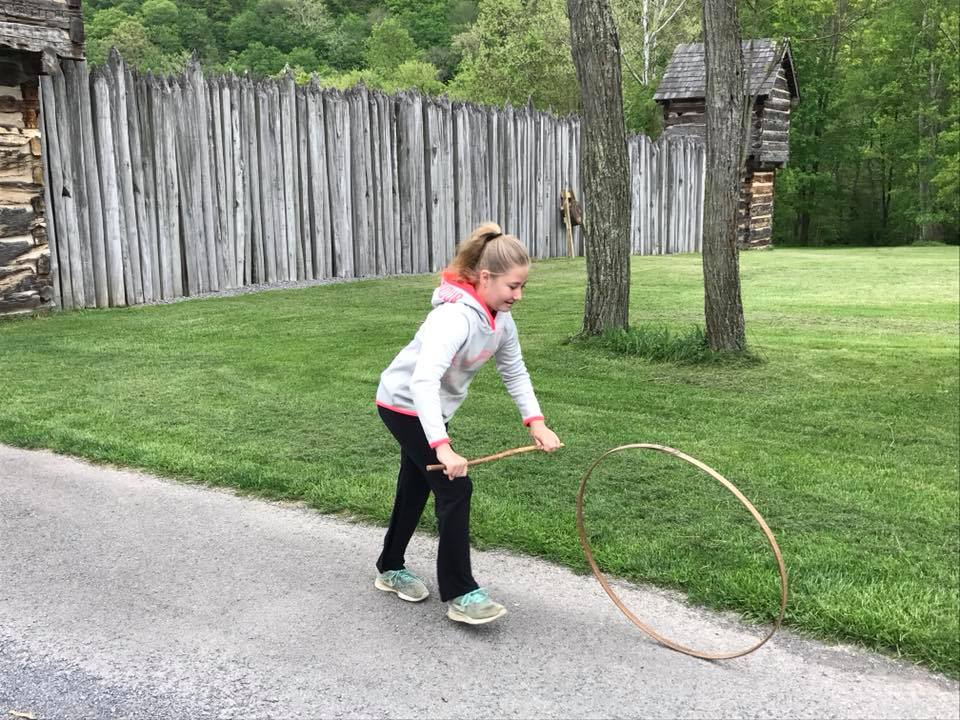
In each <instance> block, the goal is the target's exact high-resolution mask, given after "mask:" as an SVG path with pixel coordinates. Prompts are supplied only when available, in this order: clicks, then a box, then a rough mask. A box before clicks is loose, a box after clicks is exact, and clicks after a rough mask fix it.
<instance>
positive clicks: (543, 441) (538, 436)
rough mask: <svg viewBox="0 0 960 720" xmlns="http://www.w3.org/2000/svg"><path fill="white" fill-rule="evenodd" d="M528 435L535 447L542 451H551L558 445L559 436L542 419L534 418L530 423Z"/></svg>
mask: <svg viewBox="0 0 960 720" xmlns="http://www.w3.org/2000/svg"><path fill="white" fill-rule="evenodd" d="M530 436H531V437H532V438H533V440H534V442H535V443H536V444H537V447H538V448H540V449H541V450H543V451H544V452H553V451H554V450H557V449H558V448H559V447H560V438H558V437H557V434H556V433H555V432H554V431H553V430H551V429H550V428H548V427H547V424H546V423H545V422H543V421H542V420H535V421H534V422H532V423H530Z"/></svg>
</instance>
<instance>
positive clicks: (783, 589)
mask: <svg viewBox="0 0 960 720" xmlns="http://www.w3.org/2000/svg"><path fill="white" fill-rule="evenodd" d="M631 449H641V450H656V451H657V452H662V453H665V454H667V455H672V456H673V457H677V458H680V459H681V460H684V461H686V462H688V463H690V464H691V465H693V466H694V467H697V468H699V469H700V470H702V471H703V472H705V473H706V474H707V475H709V476H710V477H712V478H714V479H715V480H717V481H718V482H720V484H721V485H723V486H724V487H725V488H727V490H729V491H730V492H731V493H733V495H734V497H736V498H737V500H739V501H740V503H741V504H742V505H743V506H744V507H745V508H747V510H749V511H750V514H751V515H753V519H754V520H756V521H757V524H758V525H759V526H760V529H761V530H763V534H764V535H765V536H766V538H767V542H768V543H770V549H771V550H772V551H773V555H774V557H775V558H776V560H777V569H778V571H779V573H780V612H779V614H778V615H777V619H776V621H775V622H774V624H773V627H772V628H771V629H770V632H769V633H767V635H766V636H765V637H764V638H763V639H762V640H760V642H758V643H756V644H755V645H752V646H750V647H748V648H747V649H746V650H738V651H735V652H729V653H709V652H701V651H699V650H694V649H692V648H688V647H686V646H685V645H681V644H679V643H675V642H673V641H672V640H669V639H667V638H665V637H664V636H662V635H660V634H659V633H658V632H657V631H656V630H654V629H653V628H651V627H650V626H649V625H647V624H646V623H644V622H643V621H642V620H640V619H639V618H638V617H637V616H636V615H634V614H633V613H632V612H630V610H629V609H628V608H627V606H626V605H624V604H623V601H622V600H621V599H620V597H619V596H618V595H617V594H616V593H615V592H614V591H613V588H611V587H610V584H609V583H608V582H607V579H606V578H605V577H604V575H603V573H602V572H600V568H599V567H598V566H597V562H596V560H594V559H593V551H592V550H591V549H590V543H589V542H588V541H587V531H586V528H585V527H584V524H583V494H584V491H585V490H586V488H587V480H589V479H590V475H591V473H593V470H594V468H596V467H597V465H599V464H600V462H601V461H602V460H603V459H604V458H605V457H607V456H608V455H612V454H614V453H618V452H622V451H624V450H631ZM577 531H578V532H579V534H580V545H581V546H582V547H583V554H584V555H585V556H586V558H587V562H588V563H590V568H591V570H593V574H594V576H595V577H596V578H597V581H598V582H599V583H600V586H601V587H602V588H603V589H604V590H605V591H606V593H607V595H609V596H610V599H611V600H613V603H614V604H615V605H616V606H617V607H618V608H619V609H620V612H622V613H623V614H624V615H626V616H627V619H629V620H630V622H632V623H633V624H634V625H636V626H637V627H638V628H640V629H641V630H643V631H644V632H645V633H647V635H649V636H650V637H652V638H653V639H654V640H656V641H657V642H659V643H660V644H661V645H665V646H666V647H668V648H670V649H671V650H676V651H677V652H680V653H683V654H684V655H691V656H693V657H697V658H702V659H704V660H729V659H731V658H735V657H740V656H742V655H747V654H748V653H752V652H753V651H754V650H757V649H758V648H760V647H761V646H762V645H763V644H764V643H765V642H767V640H769V639H770V638H771V637H773V634H774V633H775V632H776V631H777V630H778V629H779V628H780V625H781V623H782V622H783V614H784V612H785V611H786V609H787V569H786V567H784V564H783V556H782V555H781V554H780V548H779V546H778V545H777V541H776V539H775V538H774V537H773V533H772V532H771V531H770V528H769V527H768V526H767V523H766V522H765V521H764V519H763V518H762V517H761V516H760V513H758V512H757V509H756V508H755V507H754V506H753V505H752V504H751V503H750V501H749V500H747V498H745V497H744V496H743V493H741V492H740V491H739V490H738V489H737V488H736V486H735V485H734V484H733V483H732V482H730V481H729V480H727V479H726V478H725V477H723V475H721V474H720V473H718V472H717V471H716V470H714V469H713V468H711V467H709V466H708V465H705V464H704V463H702V462H700V461H699V460H697V459H696V458H693V457H690V456H689V455H687V454H686V453H683V452H680V451H679V450H676V449H674V448H671V447H666V446H664V445H653V444H650V443H635V444H631V445H621V446H619V447H615V448H613V449H611V450H607V451H606V452H605V453H603V455H601V456H600V457H598V458H597V459H596V460H594V461H593V464H592V465H590V467H588V468H587V471H586V472H585V473H584V474H583V477H582V478H580V491H579V492H578V493H577Z"/></svg>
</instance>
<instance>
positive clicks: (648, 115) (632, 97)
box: [623, 75, 663, 138]
mask: <svg viewBox="0 0 960 720" xmlns="http://www.w3.org/2000/svg"><path fill="white" fill-rule="evenodd" d="M654 92H656V87H655V86H653V85H642V84H640V83H639V82H637V80H636V79H634V78H633V77H631V76H629V75H626V76H624V78H623V121H624V124H626V126H627V130H628V131H630V132H633V133H638V134H641V135H649V136H650V137H652V138H656V137H659V136H660V133H661V132H662V130H663V108H661V107H660V105H659V103H657V102H656V101H655V100H654V99H653V93H654Z"/></svg>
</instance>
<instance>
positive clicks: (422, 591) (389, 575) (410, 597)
mask: <svg viewBox="0 0 960 720" xmlns="http://www.w3.org/2000/svg"><path fill="white" fill-rule="evenodd" d="M373 586H374V587H375V588H377V589H378V590H384V591H386V592H392V593H396V594H397V595H398V596H399V598H400V599H401V600H406V601H407V602H420V601H421V600H426V599H427V596H428V595H429V594H430V591H429V590H427V586H426V585H424V584H423V580H421V579H420V578H418V577H417V576H416V575H414V574H413V573H412V572H410V571H409V570H407V569H406V568H400V569H399V570H387V571H386V572H382V573H380V574H379V575H378V576H377V579H376V580H374V582H373Z"/></svg>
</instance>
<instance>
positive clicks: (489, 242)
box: [374, 223, 560, 625]
mask: <svg viewBox="0 0 960 720" xmlns="http://www.w3.org/2000/svg"><path fill="white" fill-rule="evenodd" d="M529 268H530V256H529V255H528V254H527V251H526V249H525V248H524V247H523V245H522V244H521V243H520V241H519V240H517V238H515V237H514V236H513V235H505V234H503V232H502V231H501V230H500V226H499V225H497V224H496V223H485V224H483V225H480V226H479V227H477V228H476V229H475V230H474V231H473V232H472V233H471V234H470V237H469V238H467V240H466V241H464V242H463V243H461V245H460V247H459V248H458V252H457V256H456V258H454V260H453V263H452V264H451V265H450V266H449V267H448V268H447V269H446V270H445V271H444V272H443V275H442V281H441V283H440V287H439V288H437V289H436V290H435V291H434V293H433V310H432V311H431V312H430V314H429V315H427V319H426V320H425V321H424V323H423V325H421V327H420V329H419V330H418V331H417V334H416V336H415V337H414V338H413V340H412V341H411V342H410V344H409V345H407V346H406V347H405V348H404V349H403V350H401V351H400V354H398V355H397V356H396V358H394V360H393V362H392V363H390V366H389V367H388V368H387V369H386V370H384V371H383V374H382V375H381V376H380V386H379V388H377V405H378V411H379V413H380V417H381V418H382V419H383V422H384V424H385V425H386V426H387V428H388V429H389V430H390V432H391V433H393V436H394V437H395V438H396V439H397V442H398V443H400V475H399V477H398V478H397V496H396V499H395V501H394V505H393V514H392V515H391V517H390V527H389V529H388V530H387V535H386V537H385V538H384V541H383V552H382V553H381V554H380V558H379V559H378V560H377V570H378V571H379V573H380V575H379V576H378V577H377V579H376V581H375V582H374V585H375V587H377V588H379V589H380V590H384V591H387V592H393V593H396V594H397V595H398V596H399V597H400V598H401V599H403V600H407V601H410V602H419V601H421V600H425V599H426V598H427V595H428V594H429V593H428V591H427V588H426V585H424V583H423V581H422V580H421V579H420V578H418V577H417V576H416V575H414V574H413V573H412V572H410V571H409V570H407V569H406V568H405V567H404V552H405V551H406V549H407V543H408V542H409V541H410V537H411V536H412V535H413V531H414V529H415V528H416V526H417V523H418V521H419V520H420V515H421V514H422V513H423V508H424V506H425V505H426V502H427V496H428V495H429V494H430V491H431V490H432V491H433V494H434V500H435V506H436V514H437V524H438V529H439V533H440V543H439V548H438V551H437V581H438V583H439V585H440V599H441V600H442V601H444V602H448V603H449V606H448V608H447V617H449V618H450V619H451V620H457V621H459V622H464V623H469V624H471V625H478V624H482V623H488V622H490V621H492V620H496V619H497V618H498V617H501V616H502V615H504V614H505V613H506V612H507V610H506V608H505V607H504V606H503V605H501V604H500V603H497V602H494V601H493V600H491V599H490V597H489V596H488V595H487V592H486V591H485V590H484V589H483V588H481V587H479V586H478V585H477V581H476V580H474V579H473V574H472V573H471V571H470V495H471V494H472V492H473V483H472V482H471V481H470V477H469V476H468V475H467V461H466V460H465V459H464V458H463V457H462V456H460V455H458V454H457V453H456V452H455V451H454V449H453V447H452V446H451V444H450V438H449V437H448V436H447V422H448V421H449V420H450V418H451V417H452V416H453V414H454V412H456V410H457V408H458V407H460V404H461V403H462V402H463V401H464V399H465V398H466V396H467V388H468V387H469V386H470V381H471V380H473V376H474V375H476V373H477V371H478V370H479V369H480V368H481V367H482V366H483V364H484V363H485V362H486V361H487V360H488V359H489V358H491V357H494V358H496V364H497V370H498V371H499V372H500V376H501V377H502V378H503V382H504V384H505V385H506V387H507V392H509V393H510V395H511V396H512V397H513V399H514V401H515V402H516V403H517V407H518V408H519V409H520V415H521V417H522V418H523V424H524V425H526V426H527V427H528V428H529V430H530V435H531V436H532V437H533V439H534V441H535V442H536V444H537V447H539V448H540V449H541V450H544V451H546V452H553V451H554V450H556V449H557V448H558V447H559V446H560V440H559V439H558V438H557V436H556V435H555V434H554V432H553V431H552V430H550V428H548V427H547V426H546V424H545V423H544V418H543V415H542V414H541V412H540V405H539V404H538V403H537V398H536V396H535V395H534V394H533V386H532V385H531V383H530V376H529V375H528V374H527V368H526V366H525V365H524V364H523V357H522V356H521V354H520V343H519V342H518V340H517V326H516V325H515V324H514V322H513V318H512V317H511V316H510V310H511V308H512V307H513V304H514V303H515V302H517V301H518V300H520V298H521V297H522V296H523V288H524V286H525V285H526V283H527V273H528V271H529ZM435 463H441V464H443V466H444V470H443V471H431V472H427V469H426V468H427V465H430V464H435Z"/></svg>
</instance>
